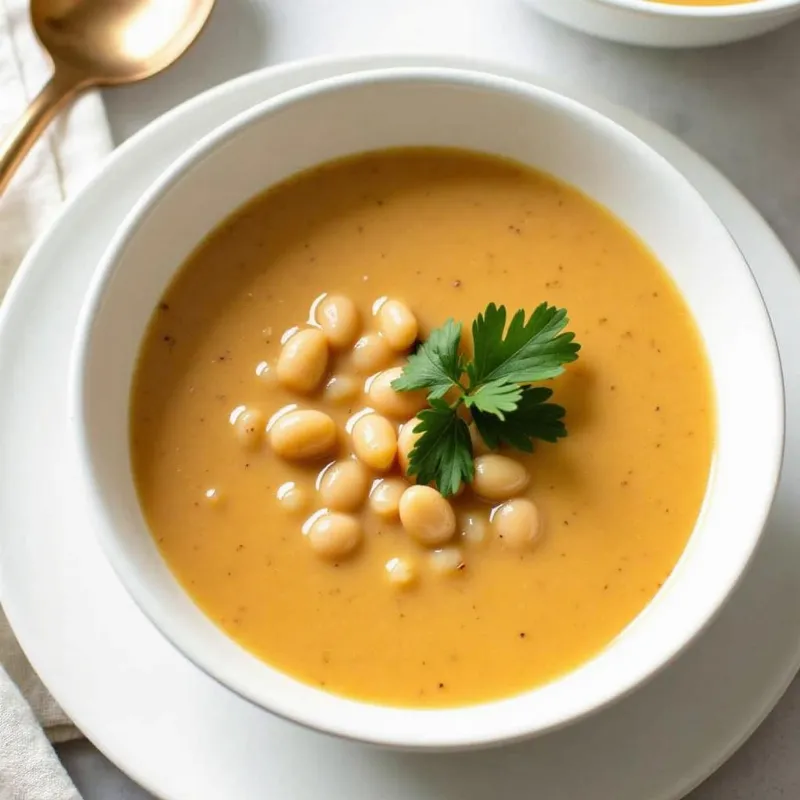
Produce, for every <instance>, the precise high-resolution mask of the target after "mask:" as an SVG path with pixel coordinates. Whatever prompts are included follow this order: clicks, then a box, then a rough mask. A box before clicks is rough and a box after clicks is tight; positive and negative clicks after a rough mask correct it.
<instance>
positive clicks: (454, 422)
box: [408, 399, 474, 497]
mask: <svg viewBox="0 0 800 800" xmlns="http://www.w3.org/2000/svg"><path fill="white" fill-rule="evenodd" d="M414 433H421V434H422V436H420V437H419V439H417V443H416V445H414V449H413V450H412V451H411V456H410V462H409V465H408V474H409V475H415V476H416V478H417V482H418V483H433V484H435V485H436V488H437V489H438V491H439V492H440V493H441V494H442V495H443V496H444V497H447V496H449V495H451V494H455V493H456V492H457V491H458V488H459V486H461V482H462V481H471V480H472V478H473V476H474V470H473V465H472V442H471V441H470V438H469V428H468V427H467V423H466V422H464V420H463V419H461V417H459V416H458V413H457V412H456V409H455V408H451V407H450V406H449V405H448V404H447V403H446V402H445V401H444V400H441V399H433V400H431V407H430V408H427V409H425V410H424V411H421V412H420V414H419V424H418V425H417V426H416V427H415V428H414Z"/></svg>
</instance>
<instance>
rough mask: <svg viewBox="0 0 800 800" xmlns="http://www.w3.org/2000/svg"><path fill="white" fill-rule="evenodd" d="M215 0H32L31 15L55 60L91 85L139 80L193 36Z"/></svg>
mask: <svg viewBox="0 0 800 800" xmlns="http://www.w3.org/2000/svg"><path fill="white" fill-rule="evenodd" d="M213 5H214V0H115V2H108V0H33V2H32V3H31V19H32V21H33V28H34V30H35V32H36V35H37V36H38V37H39V41H40V42H41V43H42V46H43V47H44V48H45V49H46V50H47V51H48V53H49V54H50V56H51V57H52V59H53V61H54V62H55V64H56V66H57V67H58V66H63V67H68V68H71V69H73V70H75V71H77V72H79V73H80V74H81V75H82V76H83V77H84V79H85V80H86V81H88V82H89V83H91V84H93V85H97V84H103V85H111V84H120V83H129V82H131V81H139V80H142V79H143V78H148V77H150V76H151V75H155V74H156V73H157V72H160V71H161V70H163V69H164V68H165V67H167V66H169V65H170V64H171V63H172V62H173V61H175V60H176V59H177V58H178V57H179V56H181V55H182V54H183V52H184V51H185V50H186V49H187V48H188V47H189V45H190V44H191V43H192V42H193V41H194V40H195V38H197V35H198V34H199V33H200V31H201V30H202V28H203V26H204V25H205V23H206V20H207V19H208V15H209V14H210V12H211V8H212V7H213Z"/></svg>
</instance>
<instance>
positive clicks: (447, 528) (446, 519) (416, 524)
mask: <svg viewBox="0 0 800 800" xmlns="http://www.w3.org/2000/svg"><path fill="white" fill-rule="evenodd" d="M400 522H402V523H403V528H405V530H406V532H407V533H408V535H409V536H411V537H412V538H413V539H415V540H416V541H417V542H419V543H420V544H423V545H425V546H426V547H439V546H440V545H443V544H445V543H446V542H448V541H450V539H452V538H453V534H455V532H456V515H455V514H454V513H453V508H452V506H451V505H450V503H448V502H447V500H445V499H444V497H442V496H441V495H440V494H439V492H437V491H436V489H433V488H431V487H430V486H411V487H409V488H408V489H406V491H405V492H404V493H403V496H402V497H401V498H400Z"/></svg>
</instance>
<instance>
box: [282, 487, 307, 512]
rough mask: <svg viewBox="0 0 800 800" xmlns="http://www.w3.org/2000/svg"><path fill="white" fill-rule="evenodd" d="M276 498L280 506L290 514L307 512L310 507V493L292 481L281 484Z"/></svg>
mask: <svg viewBox="0 0 800 800" xmlns="http://www.w3.org/2000/svg"><path fill="white" fill-rule="evenodd" d="M276 496H277V498H278V502H279V503H280V504H281V506H282V507H283V508H284V509H285V510H286V511H289V512H290V513H292V514H298V513H300V512H302V511H307V510H308V507H309V506H310V505H311V493H310V492H309V491H308V489H304V488H303V487H302V486H298V485H297V484H296V483H295V482H294V481H287V482H286V483H283V484H281V485H280V486H279V487H278V491H277V492H276Z"/></svg>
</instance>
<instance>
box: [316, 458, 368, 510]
mask: <svg viewBox="0 0 800 800" xmlns="http://www.w3.org/2000/svg"><path fill="white" fill-rule="evenodd" d="M369 485H370V475H369V471H368V470H367V468H366V467H365V466H364V465H363V464H362V463H361V462H359V461H356V460H355V459H354V458H347V459H344V460H342V461H334V462H333V464H331V465H330V466H329V467H327V468H326V469H325V470H324V472H323V473H322V475H321V477H320V479H319V495H320V498H321V499H322V504H323V505H324V506H325V507H326V508H330V509H332V510H333V511H355V510H356V509H358V508H360V507H361V506H362V505H363V504H364V501H365V500H366V499H367V492H369Z"/></svg>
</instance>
